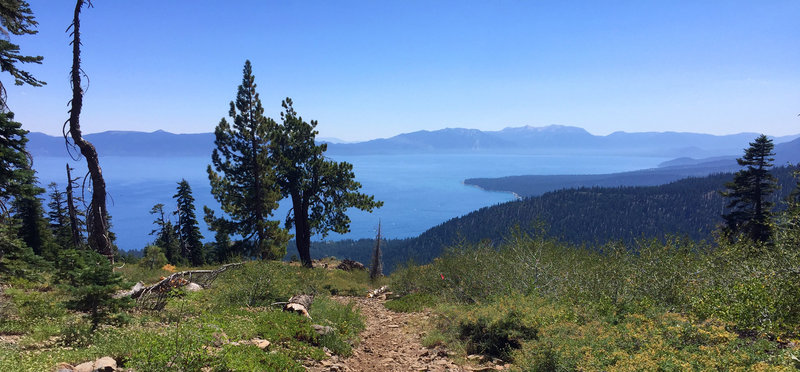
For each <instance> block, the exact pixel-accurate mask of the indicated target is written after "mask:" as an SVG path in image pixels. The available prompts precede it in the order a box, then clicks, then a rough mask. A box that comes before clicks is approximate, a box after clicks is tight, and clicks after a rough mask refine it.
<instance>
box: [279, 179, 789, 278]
mask: <svg viewBox="0 0 800 372" xmlns="http://www.w3.org/2000/svg"><path fill="white" fill-rule="evenodd" d="M794 169H795V168H793V167H777V168H774V169H773V170H772V172H771V173H772V174H773V175H775V177H776V178H777V179H778V184H779V185H781V188H780V189H779V190H778V191H777V192H775V193H774V194H772V196H771V200H772V201H773V202H774V203H775V204H776V205H777V206H778V209H780V208H783V205H784V203H783V201H784V200H786V197H787V196H788V195H789V193H790V192H791V190H792V188H793V185H794V182H795V181H794V179H793V178H792V172H793V170H794ZM732 179H733V174H731V173H721V174H714V175H711V176H707V177H690V178H686V179H682V180H679V181H675V182H672V183H669V184H665V185H660V186H647V187H643V186H637V187H591V188H577V189H564V190H559V191H553V192H548V193H545V194H543V195H541V196H536V197H531V198H526V199H523V200H518V201H512V202H508V203H503V204H499V205H495V206H491V207H486V208H481V209H479V210H476V211H474V212H472V213H469V214H467V215H464V216H461V217H457V218H454V219H451V220H449V221H447V222H445V223H442V224H441V225H438V226H435V227H433V228H431V229H429V230H428V231H425V232H424V233H422V234H421V235H420V236H419V237H416V238H411V239H393V240H388V241H386V242H385V244H384V245H383V258H384V261H385V263H386V264H385V267H386V268H387V269H388V270H389V271H391V270H392V269H393V268H394V267H395V266H396V265H397V264H402V263H405V261H406V260H408V259H412V260H414V261H415V262H417V263H425V262H429V261H430V260H432V259H433V258H435V257H438V256H439V255H440V253H441V252H442V249H443V247H447V246H451V245H454V244H458V243H474V242H478V241H490V242H492V243H494V244H499V243H501V242H503V241H504V240H505V238H506V237H508V236H509V234H511V233H512V231H513V230H514V229H515V228H516V227H519V229H520V231H521V232H526V233H534V234H536V233H539V232H541V231H543V232H544V233H545V235H547V236H548V237H554V238H556V239H558V240H561V241H564V242H569V243H573V244H577V245H583V244H586V245H595V244H604V243H607V242H609V241H623V242H625V243H627V244H630V243H633V241H634V240H636V239H648V238H664V237H666V236H669V235H678V236H686V237H689V238H691V239H694V240H703V239H709V238H710V237H711V233H712V231H713V230H714V229H715V228H716V227H717V225H719V224H720V223H721V222H722V218H721V217H720V215H721V214H722V213H724V212H725V200H724V198H723V197H722V196H721V195H720V193H719V191H721V190H723V189H724V185H725V183H726V182H729V181H731V180H732ZM374 244H375V242H374V240H371V239H360V240H344V241H338V242H316V243H314V245H313V246H312V256H313V257H315V258H319V257H325V256H336V257H339V258H351V259H354V260H357V261H360V262H368V261H369V257H370V254H371V252H372V248H373V246H374ZM288 251H289V252H293V251H294V250H293V249H292V247H291V246H290V247H289V249H288Z"/></svg>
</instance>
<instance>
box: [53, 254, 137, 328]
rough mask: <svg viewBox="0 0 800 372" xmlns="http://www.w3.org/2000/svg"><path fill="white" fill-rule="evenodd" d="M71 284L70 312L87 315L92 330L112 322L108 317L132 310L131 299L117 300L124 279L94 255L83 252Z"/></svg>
mask: <svg viewBox="0 0 800 372" xmlns="http://www.w3.org/2000/svg"><path fill="white" fill-rule="evenodd" d="M76 264H77V265H76V267H75V268H74V270H73V271H74V275H72V281H71V282H70V283H69V284H68V291H69V293H70V295H71V297H72V298H71V299H70V300H69V301H67V303H66V305H67V308H69V309H72V310H77V311H82V312H88V317H89V319H90V320H91V322H92V330H96V329H97V326H98V325H99V324H101V323H103V322H105V321H108V320H109V316H110V315H111V314H113V313H115V312H117V311H119V310H122V309H124V308H126V307H128V306H130V298H127V297H122V298H114V297H113V295H114V293H115V292H116V291H117V290H118V289H121V287H122V284H123V280H122V277H121V276H119V275H118V274H116V273H114V271H113V270H112V269H113V267H112V266H111V262H110V261H109V260H108V259H107V258H106V257H104V256H102V255H100V254H99V253H97V252H94V251H88V250H87V251H80V259H79V260H77V261H76Z"/></svg>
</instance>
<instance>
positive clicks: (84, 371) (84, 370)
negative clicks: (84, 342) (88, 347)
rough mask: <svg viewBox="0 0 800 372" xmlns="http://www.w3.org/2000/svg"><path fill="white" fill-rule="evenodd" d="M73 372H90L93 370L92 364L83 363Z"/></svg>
mask: <svg viewBox="0 0 800 372" xmlns="http://www.w3.org/2000/svg"><path fill="white" fill-rule="evenodd" d="M72 370H73V371H75V372H92V371H93V370H94V363H92V362H85V363H81V364H78V365H77V366H75V367H74V368H73V369H72Z"/></svg>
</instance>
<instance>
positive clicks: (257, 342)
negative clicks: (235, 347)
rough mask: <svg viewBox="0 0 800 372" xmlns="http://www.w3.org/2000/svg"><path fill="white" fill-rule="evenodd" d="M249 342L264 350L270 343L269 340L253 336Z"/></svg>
mask: <svg viewBox="0 0 800 372" xmlns="http://www.w3.org/2000/svg"><path fill="white" fill-rule="evenodd" d="M250 342H251V343H252V344H253V345H256V347H258V348H259V349H261V350H266V349H267V348H268V347H269V345H270V342H269V341H267V340H264V339H260V338H254V339H252V340H250Z"/></svg>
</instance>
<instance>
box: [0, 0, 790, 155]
mask: <svg viewBox="0 0 800 372" xmlns="http://www.w3.org/2000/svg"><path fill="white" fill-rule="evenodd" d="M94 3H95V4H94V5H95V6H94V8H91V9H86V10H84V13H83V18H82V21H83V35H84V42H83V53H84V55H83V62H84V64H83V68H84V70H85V71H86V73H87V74H88V75H89V78H90V85H89V89H88V92H87V94H86V96H85V106H84V114H83V115H82V118H81V119H82V124H83V128H84V131H85V132H87V133H93V132H101V131H105V130H140V131H153V130H157V129H164V130H167V131H170V132H176V133H197V132H210V131H213V129H214V127H215V126H216V124H217V123H218V122H219V120H220V118H222V117H223V116H225V115H227V111H228V102H230V100H232V99H233V98H234V95H235V93H236V87H237V85H239V84H240V82H241V69H242V66H243V64H244V61H245V59H250V60H251V61H252V63H253V68H254V72H255V75H256V82H257V84H258V86H259V92H260V94H261V98H262V101H263V104H264V106H265V108H266V109H267V113H268V114H269V115H270V116H273V117H278V114H279V112H280V101H281V99H282V98H283V97H286V96H289V97H292V99H293V100H294V102H295V109H297V111H298V112H299V113H300V114H301V115H302V116H303V117H304V118H305V119H316V120H319V122H320V125H319V127H318V129H319V131H320V135H321V136H324V137H338V138H342V139H345V140H365V139H371V138H378V137H388V136H392V135H395V134H399V133H404V132H411V131H415V130H421V129H428V130H433V129H440V128H445V127H465V128H477V129H482V130H497V129H502V128H504V127H507V126H522V125H532V126H544V125H549V124H562V125H574V126H579V127H583V128H585V129H587V130H588V131H589V132H591V133H594V134H600V135H603V134H608V133H611V132H614V131H627V132H638V131H691V132H703V133H713V134H729V133H738V132H764V133H767V134H771V135H786V134H794V133H800V117H798V116H797V114H798V113H800V68H799V67H800V48H798V42H800V22H798V21H797V18H798V15H800V1H796V0H787V1H770V0H765V1H675V0H669V1H649V0H635V1H614V0H609V1H585V2H584V1H561V0H558V1H489V0H486V1H469V0H461V1H405V0H404V1H399V0H398V1H280V2H278V1H226V2H219V1H210V0H194V1H177V0H175V1H163V0H159V1H151V0H138V1H122V0H111V1H110V0H95V1H94ZM30 4H31V7H32V9H33V11H34V14H35V15H36V17H37V20H38V21H39V23H40V25H39V31H40V32H39V34H37V35H33V36H24V37H16V38H13V39H12V42H15V43H18V44H20V45H21V47H22V51H23V53H25V54H33V55H43V56H44V57H45V60H44V64H43V65H41V66H35V65H34V66H25V67H26V68H27V69H28V70H29V71H31V72H33V73H34V74H35V76H37V77H38V78H40V79H42V80H45V81H46V82H47V83H48V85H47V86H46V87H43V88H32V87H14V86H10V85H11V82H10V79H9V77H8V76H7V75H2V76H0V79H2V81H3V82H4V83H5V84H6V86H7V87H8V97H9V102H8V103H9V106H10V107H11V109H12V111H14V112H15V113H16V115H17V116H16V118H17V119H18V120H19V121H21V122H22V123H23V126H24V127H25V128H26V129H28V130H31V131H38V132H45V133H49V134H56V133H60V130H61V125H62V124H63V122H64V121H65V120H66V118H67V106H66V104H67V101H68V99H69V96H70V91H69V84H68V72H69V68H70V63H71V62H70V61H71V54H70V53H71V50H70V47H69V45H68V42H69V36H68V35H67V34H66V33H65V32H64V31H65V30H66V28H67V26H68V25H69V23H70V21H71V17H72V9H73V7H74V4H72V2H71V1H52V0H30Z"/></svg>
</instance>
